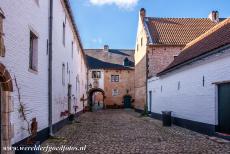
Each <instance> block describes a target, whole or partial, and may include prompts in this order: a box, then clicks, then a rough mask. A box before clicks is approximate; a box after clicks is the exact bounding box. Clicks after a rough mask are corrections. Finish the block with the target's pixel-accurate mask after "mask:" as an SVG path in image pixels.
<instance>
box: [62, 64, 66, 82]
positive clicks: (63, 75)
mask: <svg viewBox="0 0 230 154" xmlns="http://www.w3.org/2000/svg"><path fill="white" fill-rule="evenodd" d="M62 85H65V64H64V63H63V64H62Z"/></svg>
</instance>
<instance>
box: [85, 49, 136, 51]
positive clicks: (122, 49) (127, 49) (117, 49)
mask: <svg viewBox="0 0 230 154" xmlns="http://www.w3.org/2000/svg"><path fill="white" fill-rule="evenodd" d="M84 50H103V48H98V49H84ZM109 50H125V51H130V50H133V51H134V50H135V49H109Z"/></svg>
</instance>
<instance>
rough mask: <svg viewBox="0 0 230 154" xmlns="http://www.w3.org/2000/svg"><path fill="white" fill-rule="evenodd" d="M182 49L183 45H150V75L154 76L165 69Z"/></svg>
mask: <svg viewBox="0 0 230 154" xmlns="http://www.w3.org/2000/svg"><path fill="white" fill-rule="evenodd" d="M182 49H183V46H149V48H148V71H149V73H148V77H152V76H154V75H156V74H157V73H158V72H159V71H161V70H163V69H165V68H166V67H167V66H168V65H169V64H170V63H171V62H172V61H173V60H174V56H176V55H178V54H179V53H180V52H181V50H182Z"/></svg>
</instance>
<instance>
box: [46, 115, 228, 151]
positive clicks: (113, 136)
mask: <svg viewBox="0 0 230 154" xmlns="http://www.w3.org/2000/svg"><path fill="white" fill-rule="evenodd" d="M78 120H79V121H80V123H74V124H69V125H67V126H65V127H64V128H63V129H61V130H60V131H59V132H58V133H56V134H55V135H56V136H60V137H64V138H65V139H64V138H61V139H49V140H47V141H46V142H44V143H43V145H42V146H47V145H49V146H61V145H66V146H74V147H80V146H84V145H86V150H85V151H78V152H76V151H75V152H74V151H72V152H67V151H66V152H64V153H92V154H96V153H104V154H113V153H124V154H129V153H137V154H139V153H151V154H154V153H157V154H158V153H170V154H174V153H183V154H184V153H192V154H196V153H197V154H198V153H199V154H201V153H218V154H225V153H230V143H229V142H227V141H225V140H222V139H217V140H216V139H211V138H209V137H208V136H206V135H201V134H198V133H195V132H193V131H189V130H187V129H184V128H181V127H177V126H172V127H170V128H169V127H162V123H161V121H158V120H154V119H152V118H149V117H141V116H140V115H139V114H138V113H136V112H134V111H132V110H103V111H98V112H93V113H85V114H83V115H81V116H80V117H79V119H78ZM52 153H61V152H56V151H53V152H52Z"/></svg>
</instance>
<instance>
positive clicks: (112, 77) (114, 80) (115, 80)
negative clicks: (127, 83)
mask: <svg viewBox="0 0 230 154" xmlns="http://www.w3.org/2000/svg"><path fill="white" fill-rule="evenodd" d="M111 82H120V76H119V75H111Z"/></svg>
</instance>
